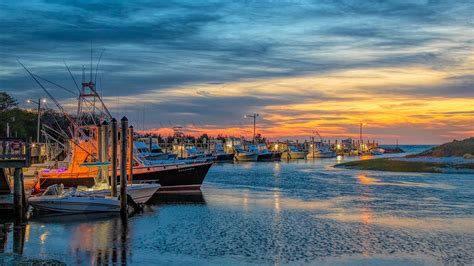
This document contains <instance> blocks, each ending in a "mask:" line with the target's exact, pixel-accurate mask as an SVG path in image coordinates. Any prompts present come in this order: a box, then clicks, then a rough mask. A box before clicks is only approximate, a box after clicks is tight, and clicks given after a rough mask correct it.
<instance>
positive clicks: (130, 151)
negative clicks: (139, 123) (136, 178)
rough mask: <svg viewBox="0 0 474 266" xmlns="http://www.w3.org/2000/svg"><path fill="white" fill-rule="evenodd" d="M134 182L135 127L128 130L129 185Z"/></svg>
mask: <svg viewBox="0 0 474 266" xmlns="http://www.w3.org/2000/svg"><path fill="white" fill-rule="evenodd" d="M132 180H133V126H130V127H129V128H128V183H129V184H132Z"/></svg>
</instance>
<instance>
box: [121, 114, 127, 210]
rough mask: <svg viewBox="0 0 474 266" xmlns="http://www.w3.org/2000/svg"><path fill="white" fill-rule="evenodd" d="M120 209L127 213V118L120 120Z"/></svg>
mask: <svg viewBox="0 0 474 266" xmlns="http://www.w3.org/2000/svg"><path fill="white" fill-rule="evenodd" d="M120 123H121V125H120V126H121V128H120V131H121V132H120V133H121V136H120V137H121V139H120V211H121V213H122V215H126V214H127V148H128V119H127V118H126V117H125V116H124V117H122V119H121V120H120Z"/></svg>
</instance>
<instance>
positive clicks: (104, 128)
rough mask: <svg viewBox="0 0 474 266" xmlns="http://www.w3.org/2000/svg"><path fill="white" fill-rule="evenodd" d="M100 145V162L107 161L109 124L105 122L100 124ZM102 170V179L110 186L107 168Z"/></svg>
mask: <svg viewBox="0 0 474 266" xmlns="http://www.w3.org/2000/svg"><path fill="white" fill-rule="evenodd" d="M101 138H102V145H101V146H100V149H101V153H102V162H108V161H109V124H108V123H107V121H104V122H102V134H101ZM101 169H102V171H103V172H102V174H101V175H102V178H103V179H106V180H107V183H108V184H109V185H110V182H109V166H107V167H106V168H103V167H101Z"/></svg>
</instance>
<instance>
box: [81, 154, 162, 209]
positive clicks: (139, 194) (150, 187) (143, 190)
mask: <svg viewBox="0 0 474 266" xmlns="http://www.w3.org/2000/svg"><path fill="white" fill-rule="evenodd" d="M81 165H82V166H87V167H97V168H99V169H102V171H103V172H105V173H108V166H109V165H110V163H109V162H93V163H83V164H81ZM160 187H161V185H160V184H132V185H130V184H129V185H127V194H128V195H129V196H130V197H131V198H132V199H133V201H135V202H136V203H139V204H144V203H146V202H147V201H148V200H149V199H151V197H153V195H154V194H155V193H156V192H157V191H158V189H159V188H160ZM78 190H80V191H81V192H83V193H88V194H89V195H91V196H110V195H111V194H112V190H111V188H110V185H109V184H108V182H107V181H106V180H103V178H101V177H100V171H99V175H98V176H97V178H96V182H95V185H94V186H93V187H91V188H87V187H80V186H78ZM117 191H120V186H117Z"/></svg>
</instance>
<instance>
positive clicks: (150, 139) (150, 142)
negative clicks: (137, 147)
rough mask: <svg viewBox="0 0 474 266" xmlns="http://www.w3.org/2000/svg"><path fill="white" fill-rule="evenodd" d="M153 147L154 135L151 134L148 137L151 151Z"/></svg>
mask: <svg viewBox="0 0 474 266" xmlns="http://www.w3.org/2000/svg"><path fill="white" fill-rule="evenodd" d="M152 148H153V137H151V136H150V137H148V149H149V150H150V152H151V150H152Z"/></svg>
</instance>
